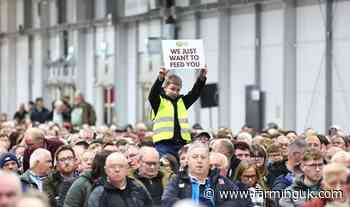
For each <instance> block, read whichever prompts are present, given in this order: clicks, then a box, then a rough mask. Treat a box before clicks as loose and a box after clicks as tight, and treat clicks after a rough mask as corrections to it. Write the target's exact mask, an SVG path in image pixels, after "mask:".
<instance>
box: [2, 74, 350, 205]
mask: <svg viewBox="0 0 350 207" xmlns="http://www.w3.org/2000/svg"><path fill="white" fill-rule="evenodd" d="M206 75H207V69H202V70H201V72H200V73H199V76H198V79H197V80H196V82H195V84H194V86H193V88H192V90H191V91H189V92H188V93H187V94H186V95H180V90H181V86H182V83H181V79H180V78H179V77H178V76H176V75H174V74H168V71H167V70H165V69H161V70H160V72H159V76H158V78H157V80H156V82H155V84H154V85H153V87H152V89H151V92H150V95H149V101H150V103H151V106H152V109H153V114H152V120H153V125H152V126H147V125H146V124H144V123H142V122H140V123H137V124H135V126H133V125H127V126H124V127H118V126H114V125H112V126H99V127H97V126H95V121H96V117H95V112H94V110H93V108H92V106H91V105H90V104H88V103H87V102H86V101H85V100H84V97H83V95H82V94H77V96H76V97H75V103H74V105H73V106H70V104H69V101H67V100H64V99H62V100H58V101H55V102H54V103H53V110H52V111H51V112H50V111H49V110H47V109H46V108H45V107H44V104H43V100H42V99H41V98H38V99H36V101H35V103H33V105H32V106H31V107H24V105H21V106H20V107H19V109H18V111H17V112H16V114H15V115H14V118H13V119H8V120H6V119H2V120H1V121H0V168H1V170H0V207H13V206H16V207H26V206H40V207H41V206H43V207H48V206H52V207H62V206H63V207H108V206H118V207H124V206H125V207H141V206H146V207H147V206H165V207H171V206H210V207H213V206H241V207H243V206H254V207H260V206H272V207H274V206H276V207H278V206H281V207H287V206H288V207H289V206H305V207H311V206H320V207H322V206H327V207H328V206H350V176H349V175H350V174H349V168H350V152H349V150H350V138H349V137H348V136H347V135H346V133H345V132H344V130H342V129H341V128H340V127H338V126H331V127H330V129H329V130H328V131H327V132H326V133H325V134H322V133H320V132H317V131H315V130H314V129H312V128H308V129H305V131H303V132H301V133H297V132H295V131H293V130H288V129H282V128H280V127H279V126H277V124H273V123H271V124H269V125H268V126H267V127H266V129H264V130H262V131H257V130H256V129H254V128H251V127H250V126H248V125H244V126H243V127H242V128H241V129H239V131H238V132H237V133H233V131H232V130H231V129H230V128H219V129H217V130H211V131H209V130H205V129H203V128H202V127H201V125H200V124H195V125H193V126H192V127H190V126H189V124H188V120H187V109H188V108H189V107H190V106H191V105H192V104H193V103H194V102H195V101H196V100H197V99H198V97H199V96H200V93H201V90H202V89H203V87H204V85H205V82H206ZM268 191H270V192H283V191H290V192H300V193H301V195H303V194H302V193H310V192H311V193H312V194H313V195H315V196H314V197H310V196H281V194H278V195H274V196H262V194H261V192H268ZM326 191H327V192H333V191H340V192H341V196H338V197H337V196H333V197H332V196H328V197H322V196H320V195H321V194H320V192H326ZM220 192H249V194H248V195H249V196H244V195H247V194H237V196H235V197H229V196H228V197H227V196H226V197H225V196H222V194H221V193H220ZM259 192H260V193H259ZM184 200H189V201H188V202H189V203H186V202H185V203H182V204H181V203H180V204H179V201H180V202H183V201H184Z"/></svg>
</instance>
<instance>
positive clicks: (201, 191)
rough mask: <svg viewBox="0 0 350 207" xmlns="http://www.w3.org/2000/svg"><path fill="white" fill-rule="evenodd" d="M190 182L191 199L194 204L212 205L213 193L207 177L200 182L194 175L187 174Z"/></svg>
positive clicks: (213, 203)
mask: <svg viewBox="0 0 350 207" xmlns="http://www.w3.org/2000/svg"><path fill="white" fill-rule="evenodd" d="M189 177H190V179H191V184H192V201H193V202H195V203H196V204H199V203H201V204H204V205H205V206H209V207H214V206H215V201H214V194H213V189H212V185H211V183H210V180H209V178H208V177H207V178H206V179H205V181H204V182H200V181H199V180H198V179H197V178H196V177H194V176H191V175H189Z"/></svg>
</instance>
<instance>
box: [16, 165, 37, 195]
mask: <svg viewBox="0 0 350 207" xmlns="http://www.w3.org/2000/svg"><path fill="white" fill-rule="evenodd" d="M30 174H31V173H30V170H27V171H25V172H24V173H23V174H22V175H21V177H20V181H21V185H22V191H23V192H27V191H28V190H29V189H37V190H39V187H38V185H37V184H36V183H35V182H34V180H32V178H31V177H30Z"/></svg>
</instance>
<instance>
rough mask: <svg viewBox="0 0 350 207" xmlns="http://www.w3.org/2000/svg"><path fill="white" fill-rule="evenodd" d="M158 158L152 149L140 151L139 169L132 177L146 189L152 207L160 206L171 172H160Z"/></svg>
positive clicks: (146, 148) (157, 154) (145, 148)
mask: <svg viewBox="0 0 350 207" xmlns="http://www.w3.org/2000/svg"><path fill="white" fill-rule="evenodd" d="M159 159H160V157H159V153H158V151H157V150H156V149H155V148H154V147H146V146H145V147H142V148H141V149H140V167H139V168H138V170H137V171H135V172H134V177H135V178H136V179H138V180H140V181H141V182H142V183H143V184H144V186H145V187H146V188H147V190H148V192H149V193H150V194H151V196H152V199H153V206H161V198H162V194H163V191H164V190H165V188H166V186H167V185H168V181H169V179H170V175H171V172H170V171H168V170H162V171H161V170H160V160H159Z"/></svg>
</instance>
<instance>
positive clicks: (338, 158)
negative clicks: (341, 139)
mask: <svg viewBox="0 0 350 207" xmlns="http://www.w3.org/2000/svg"><path fill="white" fill-rule="evenodd" d="M349 161H350V154H349V153H348V152H345V151H344V150H342V151H338V152H337V153H335V154H334V155H333V157H332V159H331V162H332V163H339V164H346V163H347V162H349Z"/></svg>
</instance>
